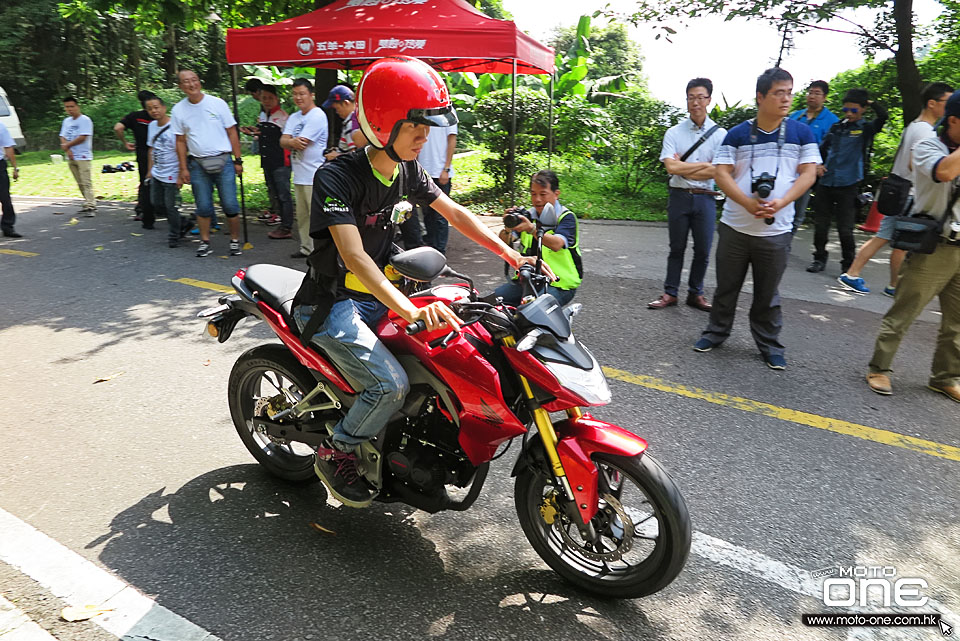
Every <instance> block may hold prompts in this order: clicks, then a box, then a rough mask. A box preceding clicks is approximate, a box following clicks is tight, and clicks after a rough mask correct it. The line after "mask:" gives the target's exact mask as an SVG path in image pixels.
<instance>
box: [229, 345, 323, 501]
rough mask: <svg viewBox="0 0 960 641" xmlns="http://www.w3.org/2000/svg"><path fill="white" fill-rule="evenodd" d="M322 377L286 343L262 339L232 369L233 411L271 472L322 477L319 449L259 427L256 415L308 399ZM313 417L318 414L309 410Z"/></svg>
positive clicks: (290, 477)
mask: <svg viewBox="0 0 960 641" xmlns="http://www.w3.org/2000/svg"><path fill="white" fill-rule="evenodd" d="M316 385H317V382H316V381H315V380H314V378H313V376H312V375H311V374H310V372H309V371H308V370H307V369H306V368H305V367H304V366H303V365H301V364H300V362H299V361H298V360H297V359H296V357H295V356H294V355H293V354H291V353H290V351H289V350H287V348H286V347H284V346H282V345H276V344H272V345H260V346H258V347H254V348H253V349H250V350H247V351H246V352H244V353H243V354H242V355H241V356H240V358H238V359H237V362H236V363H235V364H234V366H233V370H232V371H231V372H230V383H229V387H228V394H229V398H230V415H231V416H232V417H233V424H234V426H235V427H236V428H237V432H238V433H239V434H240V440H242V441H243V444H244V445H245V446H246V447H247V449H248V450H249V451H250V453H251V454H253V457H254V458H255V459H257V462H258V463H260V465H262V466H263V467H264V468H265V469H266V470H267V471H268V472H270V473H271V474H273V475H274V476H277V477H279V478H281V479H284V480H286V481H292V482H295V483H306V482H313V481H316V480H318V479H317V475H316V473H315V472H314V471H313V463H314V451H313V448H311V447H310V446H309V445H306V444H305V443H298V442H296V441H289V440H281V439H276V438H273V437H271V436H269V435H268V434H263V433H261V432H258V431H257V429H256V428H255V427H254V424H253V418H254V417H255V416H267V417H269V416H273V415H275V414H277V413H279V412H281V411H283V410H285V409H287V408H288V407H290V406H291V405H293V404H295V403H296V402H297V401H299V400H300V399H302V398H303V397H304V396H305V395H306V394H307V393H308V392H309V391H310V390H312V389H313V388H314V387H316ZM306 418H307V419H310V418H313V417H312V415H307V417H306Z"/></svg>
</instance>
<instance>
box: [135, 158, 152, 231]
mask: <svg viewBox="0 0 960 641" xmlns="http://www.w3.org/2000/svg"><path fill="white" fill-rule="evenodd" d="M137 174H138V175H139V176H140V188H139V189H138V190H137V207H136V209H135V211H136V212H137V213H138V214H140V217H141V218H142V219H143V225H144V227H149V226H150V225H153V223H154V222H155V221H156V218H155V214H154V212H153V204H152V203H151V202H150V185H144V184H143V181H144V180H146V179H147V154H146V153H140V150H139V149H138V150H137Z"/></svg>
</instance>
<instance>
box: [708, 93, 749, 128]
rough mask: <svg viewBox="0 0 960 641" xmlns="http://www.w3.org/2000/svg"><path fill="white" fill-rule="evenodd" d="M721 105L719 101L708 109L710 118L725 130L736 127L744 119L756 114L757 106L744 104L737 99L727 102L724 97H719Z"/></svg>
mask: <svg viewBox="0 0 960 641" xmlns="http://www.w3.org/2000/svg"><path fill="white" fill-rule="evenodd" d="M721 100H723V107H721V106H720V104H719V103H717V104H715V105H713V109H711V110H710V120H712V121H713V122H715V123H717V124H718V125H720V126H721V127H723V128H724V129H726V130H727V131H730V129H731V128H733V127H736V126H737V125H739V124H740V123H741V122H743V121H744V120H749V119H751V118H753V117H754V116H756V115H757V108H756V107H755V106H753V105H745V104H743V103H741V102H740V101H739V100H738V101H737V102H735V103H733V104H730V103H729V102H727V99H726V97H723V96H722V97H721Z"/></svg>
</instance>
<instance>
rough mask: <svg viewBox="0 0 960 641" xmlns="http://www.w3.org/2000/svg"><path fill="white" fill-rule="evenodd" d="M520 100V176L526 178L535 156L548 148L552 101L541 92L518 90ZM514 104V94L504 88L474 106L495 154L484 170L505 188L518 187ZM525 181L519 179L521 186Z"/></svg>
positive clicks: (518, 107)
mask: <svg viewBox="0 0 960 641" xmlns="http://www.w3.org/2000/svg"><path fill="white" fill-rule="evenodd" d="M516 100H517V129H516V132H517V135H516V156H515V157H516V163H515V164H516V177H525V176H527V175H529V174H530V173H532V172H533V167H534V166H535V165H536V161H535V160H534V159H533V158H531V157H530V156H531V154H533V153H534V152H536V151H539V150H542V149H544V145H545V141H546V138H547V132H548V129H549V117H548V114H549V109H550V98H549V97H548V96H547V95H546V94H544V93H542V92H539V91H533V90H530V89H526V88H518V89H517V99H516ZM511 105H512V97H511V91H510V90H509V89H500V90H498V91H494V92H492V93H489V94H487V95H485V96H484V97H483V98H481V99H480V100H478V101H477V102H476V105H475V106H474V113H475V114H476V117H477V126H478V129H479V132H480V139H481V141H482V142H484V143H485V144H486V145H487V147H488V148H489V149H490V150H491V151H492V152H493V153H494V154H495V156H494V157H492V158H488V159H486V160H484V169H485V170H486V171H487V172H489V173H490V174H491V175H492V176H493V179H494V182H495V184H496V186H497V187H498V188H505V189H511V187H516V185H511V184H510V177H511V174H510V131H511V122H512V108H511ZM524 180H525V178H523V179H521V180H517V181H516V183H517V185H519V183H520V182H523V181H524ZM521 187H523V186H522V185H521Z"/></svg>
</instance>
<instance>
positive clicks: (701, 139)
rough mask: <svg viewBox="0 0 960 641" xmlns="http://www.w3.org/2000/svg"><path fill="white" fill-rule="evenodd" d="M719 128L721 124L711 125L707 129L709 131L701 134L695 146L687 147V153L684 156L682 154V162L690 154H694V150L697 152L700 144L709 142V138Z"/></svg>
mask: <svg viewBox="0 0 960 641" xmlns="http://www.w3.org/2000/svg"><path fill="white" fill-rule="evenodd" d="M719 128H720V125H714V126H712V127H710V129H708V130H707V133H705V134H703V135H702V136H700V137H699V138H697V142H695V143H693V146H692V147H690V149H687V151H686V153H685V154H683V155H682V156H680V162H684V161H686V159H687V158H689V157H690V154H692V153H693V152H695V151H696V150H697V148H698V147H700V145H702V144H703V143H705V142H707V139H708V138H709V137H710V136H712V135H713V134H714V133H715V132H716V131H717V129H719Z"/></svg>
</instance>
